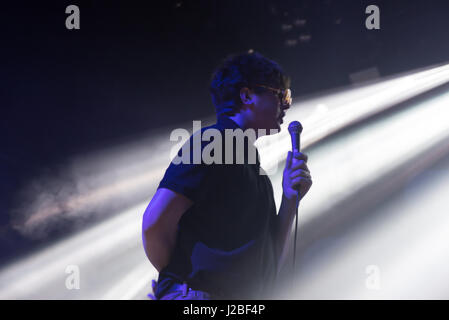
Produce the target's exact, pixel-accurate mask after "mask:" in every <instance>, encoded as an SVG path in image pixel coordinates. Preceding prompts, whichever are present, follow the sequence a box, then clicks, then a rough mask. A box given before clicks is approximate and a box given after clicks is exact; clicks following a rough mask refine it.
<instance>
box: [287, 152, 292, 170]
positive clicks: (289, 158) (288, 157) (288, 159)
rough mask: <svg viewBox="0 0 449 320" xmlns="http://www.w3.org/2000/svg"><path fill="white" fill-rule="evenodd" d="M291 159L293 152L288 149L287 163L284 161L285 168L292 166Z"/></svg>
mask: <svg viewBox="0 0 449 320" xmlns="http://www.w3.org/2000/svg"><path fill="white" fill-rule="evenodd" d="M292 159H293V154H292V152H291V151H289V152H288V153H287V163H286V167H287V168H290V167H291V166H292Z"/></svg>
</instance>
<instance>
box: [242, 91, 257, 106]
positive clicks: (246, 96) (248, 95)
mask: <svg viewBox="0 0 449 320" xmlns="http://www.w3.org/2000/svg"><path fill="white" fill-rule="evenodd" d="M240 99H241V100H242V103H243V104H253V103H254V93H253V92H251V90H250V89H249V88H247V87H243V88H242V89H240Z"/></svg>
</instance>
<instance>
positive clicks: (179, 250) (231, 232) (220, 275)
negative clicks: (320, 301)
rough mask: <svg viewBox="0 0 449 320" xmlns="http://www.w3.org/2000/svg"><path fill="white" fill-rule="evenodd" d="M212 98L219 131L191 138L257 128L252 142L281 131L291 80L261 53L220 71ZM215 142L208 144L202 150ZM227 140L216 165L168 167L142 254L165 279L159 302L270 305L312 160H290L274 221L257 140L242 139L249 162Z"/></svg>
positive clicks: (157, 290)
mask: <svg viewBox="0 0 449 320" xmlns="http://www.w3.org/2000/svg"><path fill="white" fill-rule="evenodd" d="M210 92H211V95H212V101H213V104H214V106H215V108H216V113H217V123H216V124H214V125H212V126H210V127H205V128H202V129H201V132H197V133H194V135H195V134H203V133H205V132H206V131H207V130H210V129H215V130H216V131H215V132H220V133H222V137H225V131H226V130H234V131H237V130H242V131H244V132H248V131H247V130H254V132H256V137H259V136H260V132H262V131H263V130H262V131H261V129H265V132H267V133H270V130H271V132H273V131H278V130H280V124H281V123H282V118H283V117H284V115H285V111H286V110H287V109H288V108H289V107H290V104H291V98H290V89H289V78H288V77H287V76H286V75H285V74H284V72H283V70H282V69H281V67H280V66H279V65H278V64H277V63H275V62H274V61H271V60H269V59H267V58H266V57H264V56H262V55H260V54H259V53H245V54H240V55H234V56H231V57H228V58H227V59H226V60H225V61H224V62H223V63H222V65H221V66H219V67H218V69H217V70H216V71H215V72H214V74H213V76H212V80H211V84H210ZM194 135H193V136H194ZM193 136H192V137H190V139H189V140H188V141H187V142H186V144H185V145H184V146H189V147H190V148H184V147H183V148H181V149H180V150H179V152H178V156H181V155H182V154H183V152H187V151H190V153H194V151H195V150H196V149H195V147H194V145H193V140H194V139H193ZM214 137H215V139H218V138H216V135H215V136H214ZM211 141H212V139H211ZM211 141H202V142H201V144H200V147H201V150H200V152H201V151H203V150H204V148H205V147H206V146H207V145H208V144H209V143H210V142H211ZM222 142H223V143H222V144H221V145H222V146H223V154H222V159H223V161H221V162H220V161H219V163H212V164H210V163H205V161H203V159H201V161H200V162H195V161H184V162H181V163H178V162H177V164H175V163H174V161H172V163H171V164H170V165H169V167H168V168H167V170H166V172H165V175H164V177H163V179H162V181H161V182H160V184H159V187H158V190H157V191H156V193H155V195H154V197H153V199H152V200H151V202H150V204H149V205H148V207H147V209H146V211H145V213H144V216H143V225H142V238H143V244H144V248H145V252H146V254H147V256H148V258H149V260H150V261H151V263H152V264H153V265H154V266H155V268H156V269H157V270H158V271H159V278H158V281H157V284H156V285H155V286H154V287H153V289H154V296H155V298H156V299H161V300H202V299H264V298H270V297H271V296H270V293H271V292H270V289H272V288H273V286H274V285H275V280H276V274H277V272H278V270H279V269H280V266H281V264H282V260H283V256H284V255H285V252H286V250H287V247H288V241H287V240H288V239H289V235H290V230H291V225H292V222H293V219H294V217H295V210H296V205H297V195H298V191H299V195H300V199H302V198H303V197H304V195H305V194H306V193H307V192H308V190H309V189H310V187H311V185H312V180H311V175H310V172H309V169H308V168H307V165H306V162H307V156H306V155H305V154H302V153H300V152H297V153H294V154H292V153H291V152H289V153H288V155H287V161H286V166H285V169H284V172H283V181H282V188H283V196H282V203H281V206H280V209H279V213H278V214H276V205H275V202H274V197H273V188H272V185H271V182H270V179H269V177H268V176H267V175H264V174H261V172H262V171H263V170H262V169H261V168H260V163H259V159H258V153H257V150H256V154H257V156H256V158H255V161H251V157H250V156H249V155H250V153H251V151H254V149H255V147H254V145H253V143H252V142H253V141H248V139H246V140H245V145H244V146H245V148H244V149H245V150H244V152H243V154H242V152H240V151H239V150H240V149H239V148H236V147H235V146H233V148H232V150H229V148H225V142H224V138H223V141H222ZM197 151H198V150H197ZM229 152H231V153H232V154H231V156H230V157H228V158H226V153H227V154H228V156H229ZM184 155H185V154H184ZM189 157H190V158H189ZM189 157H187V159H190V160H192V158H193V157H192V155H189ZM220 157H221V156H220ZM239 157H240V158H241V159H243V161H238V160H237V158H239ZM225 158H226V159H227V160H229V159H231V160H232V162H231V163H229V161H225ZM293 158H296V159H297V160H296V161H292V159H293ZM184 159H185V157H184Z"/></svg>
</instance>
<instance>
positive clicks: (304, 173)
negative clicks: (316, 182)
mask: <svg viewBox="0 0 449 320" xmlns="http://www.w3.org/2000/svg"><path fill="white" fill-rule="evenodd" d="M297 177H303V178H308V179H311V178H312V176H311V175H310V172H307V171H304V170H297V171H295V172H293V173H292V174H291V175H290V179H294V178H297Z"/></svg>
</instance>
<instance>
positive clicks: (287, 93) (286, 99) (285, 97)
mask: <svg viewBox="0 0 449 320" xmlns="http://www.w3.org/2000/svg"><path fill="white" fill-rule="evenodd" d="M254 86H255V87H261V88H265V89H268V90H271V91H273V92H275V93H276V94H277V95H278V97H279V101H281V104H282V105H283V106H290V105H291V104H292V92H291V90H290V89H276V88H271V87H268V86H264V85H261V84H256V85H254Z"/></svg>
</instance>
